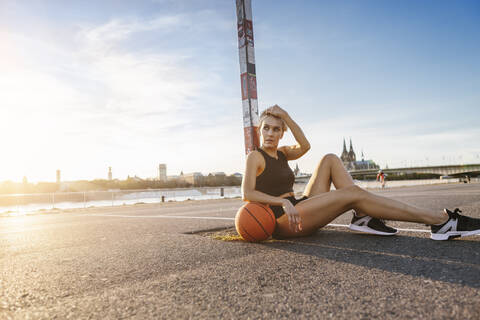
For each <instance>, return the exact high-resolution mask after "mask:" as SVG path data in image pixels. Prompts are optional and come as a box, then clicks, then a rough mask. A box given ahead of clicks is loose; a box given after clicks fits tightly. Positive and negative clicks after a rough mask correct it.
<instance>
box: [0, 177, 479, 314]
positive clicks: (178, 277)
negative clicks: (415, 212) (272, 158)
mask: <svg viewBox="0 0 480 320" xmlns="http://www.w3.org/2000/svg"><path fill="white" fill-rule="evenodd" d="M374 192H375V193H378V194H381V195H384V196H386V197H391V198H395V199H398V200H402V201H405V202H408V203H410V204H413V205H417V206H421V207H428V208H432V209H438V210H440V209H442V208H443V207H448V208H455V207H460V208H461V209H462V210H463V212H464V213H466V214H468V215H470V216H474V217H478V218H480V184H452V185H438V186H418V187H408V188H395V189H386V190H375V191H374ZM241 204H242V202H241V200H240V199H223V200H208V201H186V202H179V203H164V204H141V205H134V206H121V207H109V208H88V209H81V210H71V211H68V210H67V211H62V212H53V213H50V214H36V215H28V216H21V217H2V218H0V271H1V274H0V318H1V319H10V318H12V319H29V318H30V319H54V318H57V319H66V318H74V319H123V318H134V319H144V318H155V319H188V318H198V319H203V318H209V319H212V318H221V319H249V318H251V319H258V318H274V319H282V318H285V319H286V318H289V319H325V318H336V319H346V318H353V319H372V318H379V319H420V318H421V319H479V318H480V236H473V237H468V238H467V237H466V238H461V239H456V240H451V241H433V240H430V239H429V233H427V232H425V231H426V230H427V229H428V228H427V227H426V226H424V225H420V224H410V223H398V222H389V224H390V225H393V226H395V227H398V228H402V229H404V230H403V231H401V232H400V233H399V234H398V235H396V236H393V237H380V236H371V235H363V234H357V233H354V232H351V231H349V230H348V229H347V228H345V227H343V226H333V227H332V226H329V227H325V228H323V229H321V230H319V231H318V232H317V233H316V234H315V235H313V236H310V237H305V238H298V239H293V240H275V241H267V242H264V243H245V242H242V241H223V240H217V239H216V238H215V236H219V235H220V236H221V235H228V234H232V232H233V229H232V227H233V226H234V222H233V217H234V216H235V213H236V210H237V209H238V208H239V207H240V206H241ZM350 219H351V214H350V213H346V214H345V215H343V216H341V217H339V218H338V219H337V220H335V221H334V223H335V224H338V225H346V224H348V223H349V222H350ZM409 229H414V230H411V231H405V230H409Z"/></svg>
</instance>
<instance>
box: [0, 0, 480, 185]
mask: <svg viewBox="0 0 480 320" xmlns="http://www.w3.org/2000/svg"><path fill="white" fill-rule="evenodd" d="M252 9H253V28H254V38H255V57H256V70H257V87H258V99H259V109H260V111H261V110H263V109H265V108H267V107H269V106H271V105H273V104H278V105H280V106H281V107H283V108H284V109H285V110H287V111H288V113H289V114H290V116H291V117H292V118H293V119H294V120H295V121H296V122H297V123H298V124H299V125H300V126H301V127H302V129H303V131H304V133H305V135H306V137H307V138H308V140H309V141H310V143H311V146H312V148H311V150H310V151H309V152H308V153H307V154H306V155H305V156H303V157H302V158H301V159H298V160H296V161H293V162H291V163H290V166H291V167H292V168H293V167H294V166H295V165H296V164H298V166H299V167H300V169H301V171H302V172H307V173H309V172H312V171H313V170H314V168H315V166H316V164H317V163H318V161H319V160H320V159H321V158H322V156H323V155H325V154H326V153H336V154H337V155H340V153H341V152H342V145H343V139H344V138H345V139H346V142H347V146H348V144H349V142H350V139H352V142H353V147H354V150H355V152H356V154H357V158H361V153H362V151H363V153H364V155H365V158H366V159H372V160H374V161H375V162H376V163H378V164H379V165H380V166H381V167H382V168H384V167H385V166H388V167H389V168H394V167H405V166H420V165H442V164H461V163H480V126H479V123H480V120H479V119H480V76H479V75H480V59H479V57H480V2H479V1H463V0H459V1H442V0H435V1H434V0H432V1H427V0H415V1H410V0H407V1H368V0H365V1H353V0H350V1H346V0H339V1H318V0H304V1H284V0H253V1H252ZM0 141H1V156H0V181H3V180H12V181H21V180H22V178H23V177H27V179H28V181H30V182H37V181H55V172H56V170H57V169H59V170H61V173H62V180H67V181H68V180H78V179H88V180H91V179H96V178H103V179H105V178H107V173H108V167H112V172H113V177H114V178H119V179H125V178H126V177H127V176H128V175H130V176H134V175H137V176H139V177H142V178H148V177H155V176H157V175H158V169H157V168H158V165H159V164H160V163H166V164H167V174H168V175H178V174H179V173H180V172H181V171H183V172H184V173H188V172H202V173H203V174H208V173H209V172H215V171H223V172H225V173H227V174H232V173H235V172H243V170H244V161H245V154H244V140H243V121H242V103H241V93H240V74H239V61H238V47H237V31H236V12H235V1H234V0H150V1H148V0H138V1H121V0H116V1H114V0H106V1H96V0H95V1H93V0H83V1H62V0H43V1H41V0H29V1H27V0H0ZM294 143H295V141H294V139H293V137H292V135H291V133H290V132H288V133H287V134H286V135H285V138H284V139H283V140H282V142H281V144H294Z"/></svg>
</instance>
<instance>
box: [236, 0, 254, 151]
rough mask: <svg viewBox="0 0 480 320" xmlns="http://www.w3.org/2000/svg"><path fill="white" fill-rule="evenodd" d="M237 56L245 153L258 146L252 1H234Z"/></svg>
mask: <svg viewBox="0 0 480 320" xmlns="http://www.w3.org/2000/svg"><path fill="white" fill-rule="evenodd" d="M236 4H237V31H238V55H239V58H240V59H239V60H240V83H241V89H242V108H243V130H244V135H245V153H246V154H248V153H249V152H250V151H252V150H255V149H257V148H258V146H259V137H258V130H257V129H258V124H259V121H258V120H259V119H258V100H257V75H256V70H255V50H254V49H255V48H254V43H253V24H252V1H251V0H236Z"/></svg>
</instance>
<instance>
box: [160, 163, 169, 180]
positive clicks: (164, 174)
mask: <svg viewBox="0 0 480 320" xmlns="http://www.w3.org/2000/svg"><path fill="white" fill-rule="evenodd" d="M158 180H160V181H163V182H165V181H167V165H166V164H165V163H161V164H159V165H158Z"/></svg>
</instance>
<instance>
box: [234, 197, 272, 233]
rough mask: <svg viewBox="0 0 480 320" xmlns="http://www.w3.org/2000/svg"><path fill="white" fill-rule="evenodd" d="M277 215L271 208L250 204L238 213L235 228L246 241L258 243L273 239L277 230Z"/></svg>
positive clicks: (241, 208)
mask: <svg viewBox="0 0 480 320" xmlns="http://www.w3.org/2000/svg"><path fill="white" fill-rule="evenodd" d="M275 223H276V221H275V215H274V214H273V211H272V210H271V209H270V207H269V206H267V205H265V204H262V203H258V202H248V203H246V204H244V205H243V206H242V207H240V209H238V211H237V215H236V216H235V228H236V229H237V232H238V234H239V235H240V236H241V237H242V238H243V239H244V240H246V241H249V242H257V241H263V240H266V239H268V238H270V237H271V235H272V234H273V231H274V230H275Z"/></svg>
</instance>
